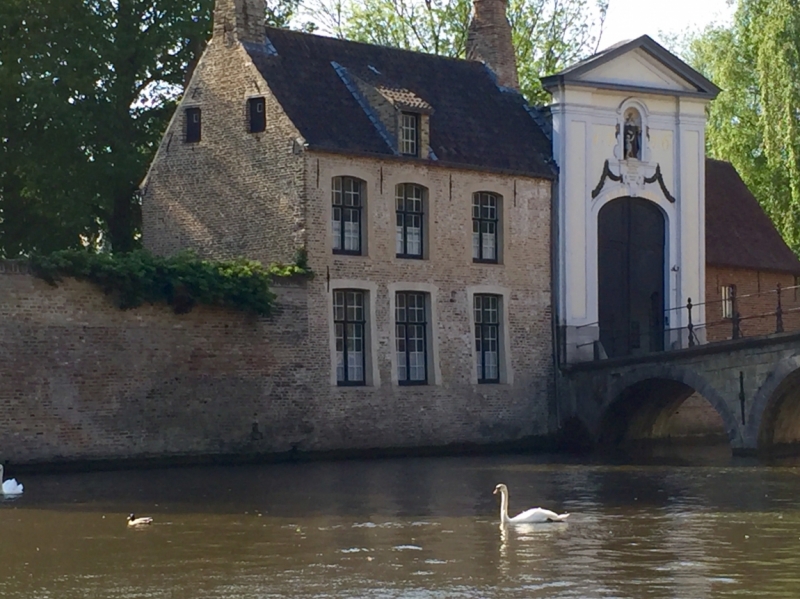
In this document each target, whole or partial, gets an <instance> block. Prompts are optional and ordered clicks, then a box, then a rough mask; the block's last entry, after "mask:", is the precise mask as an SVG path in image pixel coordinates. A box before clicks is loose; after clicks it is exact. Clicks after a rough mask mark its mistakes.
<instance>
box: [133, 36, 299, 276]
mask: <svg viewBox="0 0 800 599" xmlns="http://www.w3.org/2000/svg"><path fill="white" fill-rule="evenodd" d="M257 96H263V97H265V99H266V109H265V112H266V115H267V130H266V131H265V132H263V133H249V132H248V124H249V121H248V115H247V100H248V98H250V97H257ZM190 106H196V107H199V108H200V109H201V111H202V139H201V141H200V142H199V143H185V142H184V110H185V109H186V108H187V107H190ZM298 137H299V134H298V132H297V130H296V129H295V128H294V126H293V125H292V123H291V122H290V121H289V119H288V118H287V117H286V115H285V113H284V112H283V110H282V109H281V107H280V105H279V104H278V102H277V101H276V100H275V99H274V97H273V96H272V95H271V94H270V92H269V89H268V87H267V85H266V83H265V82H264V80H263V79H262V78H261V75H260V74H259V73H258V71H257V69H256V68H255V67H254V66H253V65H252V62H251V60H250V58H249V56H248V55H247V53H246V52H245V51H244V50H243V48H242V47H241V46H240V45H239V44H234V45H232V46H228V45H225V44H223V43H222V41H221V40H220V39H219V38H215V39H213V40H212V41H211V43H210V44H209V46H208V49H207V50H206V52H205V54H204V55H203V57H202V59H201V61H200V63H199V64H198V66H197V70H196V71H195V73H194V75H193V77H192V81H191V83H190V84H189V86H188V88H187V90H186V94H185V96H184V99H183V100H182V102H181V105H180V106H179V107H178V109H177V110H176V112H175V116H174V118H173V119H172V122H171V123H170V126H169V128H168V130H167V132H166V134H165V136H164V138H163V141H162V143H161V146H160V148H159V151H158V153H157V155H156V158H155V160H154V161H153V164H152V166H151V169H150V172H149V174H148V176H147V178H146V180H145V182H144V185H143V188H142V190H143V197H142V220H143V231H144V233H143V241H144V246H145V248H147V249H149V250H151V251H153V252H155V253H157V254H167V255H169V254H174V253H176V252H178V251H180V250H184V249H191V250H194V251H196V252H198V253H199V254H200V255H203V256H213V257H217V258H231V257H237V256H243V255H244V256H248V257H249V258H252V259H256V260H260V261H261V262H263V263H265V264H267V263H271V262H290V261H292V260H293V259H294V257H295V254H296V251H297V249H298V248H300V247H302V246H303V245H304V243H305V242H304V229H305V223H304V216H303V206H302V202H301V192H302V177H303V159H302V156H300V155H298V154H297V153H296V152H297V144H298V141H297V140H298ZM299 143H300V144H302V140H300V142H299Z"/></svg>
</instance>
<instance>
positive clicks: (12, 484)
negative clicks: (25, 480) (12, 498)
mask: <svg viewBox="0 0 800 599" xmlns="http://www.w3.org/2000/svg"><path fill="white" fill-rule="evenodd" d="M0 481H2V482H3V484H2V486H0V489H2V492H3V495H22V485H21V484H19V483H18V482H17V479H15V478H9V479H8V480H3V465H2V464H0Z"/></svg>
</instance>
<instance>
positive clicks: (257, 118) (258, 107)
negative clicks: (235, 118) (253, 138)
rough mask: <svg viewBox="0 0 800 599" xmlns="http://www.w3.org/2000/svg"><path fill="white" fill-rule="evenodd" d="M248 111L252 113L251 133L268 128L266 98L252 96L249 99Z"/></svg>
mask: <svg viewBox="0 0 800 599" xmlns="http://www.w3.org/2000/svg"><path fill="white" fill-rule="evenodd" d="M247 111H248V112H249V113H250V114H249V116H250V133H261V132H262V131H265V130H266V128H267V115H266V112H265V102H264V98H250V99H249V100H248V101H247Z"/></svg>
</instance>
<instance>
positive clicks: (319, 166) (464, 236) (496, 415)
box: [306, 154, 553, 444]
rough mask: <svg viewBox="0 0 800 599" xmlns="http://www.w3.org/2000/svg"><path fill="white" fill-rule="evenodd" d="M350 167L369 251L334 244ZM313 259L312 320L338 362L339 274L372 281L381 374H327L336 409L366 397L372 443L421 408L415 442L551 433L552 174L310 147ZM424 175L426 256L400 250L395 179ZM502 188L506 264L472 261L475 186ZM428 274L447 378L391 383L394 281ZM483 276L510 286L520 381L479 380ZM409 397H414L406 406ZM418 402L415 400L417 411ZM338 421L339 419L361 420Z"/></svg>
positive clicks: (398, 285)
mask: <svg viewBox="0 0 800 599" xmlns="http://www.w3.org/2000/svg"><path fill="white" fill-rule="evenodd" d="M336 176H352V177H357V178H359V179H362V180H363V181H364V182H365V194H366V205H367V209H366V216H365V226H366V227H367V232H366V244H367V247H366V252H365V255H363V256H341V255H335V254H333V253H332V251H331V248H332V236H331V179H332V178H333V177H336ZM306 182H307V184H306V197H307V201H308V256H309V263H310V264H311V267H312V268H313V270H314V271H315V272H316V273H318V274H319V276H318V277H317V278H316V279H314V280H313V281H312V282H310V283H309V313H310V314H309V327H310V330H311V331H312V334H314V333H316V334H315V336H318V338H319V339H321V340H324V341H325V343H326V347H327V349H326V350H325V351H324V354H323V355H321V359H322V360H324V363H325V364H326V365H328V367H329V368H331V366H330V365H331V364H332V357H331V356H332V348H330V347H329V346H327V344H328V342H329V340H330V338H331V332H330V328H331V326H330V322H331V318H332V315H331V292H332V290H333V289H332V284H331V282H333V284H334V285H335V282H336V281H337V280H338V281H362V282H369V283H372V284H374V286H375V287H374V290H375V296H376V297H374V298H371V300H372V301H374V303H375V308H376V310H375V317H376V319H377V323H376V327H375V328H376V334H377V339H375V340H373V342H374V343H375V345H376V348H375V349H376V358H377V362H378V364H377V366H378V368H377V370H378V376H379V378H380V385H379V386H377V387H375V386H368V387H363V388H352V387H336V386H332V385H330V384H329V385H328V388H327V392H328V395H329V398H330V405H331V406H332V414H331V417H332V419H333V420H338V419H339V418H340V417H341V416H340V414H339V413H338V409H337V408H336V406H340V405H342V404H345V405H346V404H349V403H351V402H359V403H361V404H362V406H363V407H362V410H361V413H360V415H359V418H366V419H369V420H370V421H371V422H373V423H374V424H375V429H374V436H373V439H372V440H371V442H373V443H381V439H384V438H386V433H387V432H388V431H390V430H392V429H393V428H394V427H395V426H396V425H397V423H398V421H403V420H407V419H408V418H409V417H413V418H416V416H415V414H416V413H418V414H424V416H425V419H426V421H427V424H426V425H425V427H423V428H422V429H418V430H415V431H411V430H409V436H408V441H409V442H414V443H426V442H427V443H429V442H431V441H436V444H442V443H452V442H456V441H458V440H459V437H460V438H462V439H464V438H465V437H464V432H465V431H467V430H470V431H471V432H470V433H469V434H470V435H473V436H471V439H472V440H475V441H478V442H480V441H487V442H488V441H501V440H510V439H514V438H519V437H522V436H526V435H543V434H546V433H547V432H548V418H549V417H550V416H551V415H552V414H551V413H550V409H551V408H550V407H549V404H550V401H551V400H552V390H551V385H552V381H553V370H552V368H553V363H552V361H553V358H552V336H551V307H550V183H549V182H548V181H544V180H538V179H529V178H524V177H517V178H514V177H510V176H503V175H490V174H486V173H479V172H470V171H462V170H454V169H445V168H441V167H437V166H436V165H435V163H431V162H425V163H422V164H420V163H419V162H418V161H413V160H409V161H403V160H385V161H382V160H372V159H365V158H351V157H345V156H337V155H325V154H308V156H307V176H306ZM408 182H410V183H417V184H420V185H423V186H424V187H426V188H427V190H428V203H427V207H426V212H427V214H426V225H425V226H426V227H427V228H428V235H427V240H428V245H429V247H428V249H427V251H426V254H427V259H425V260H410V259H402V258H397V257H396V256H395V186H396V185H397V184H398V183H408ZM475 191H492V192H495V193H498V194H500V195H501V196H502V211H501V212H502V216H501V229H502V252H501V255H502V258H501V263H500V264H474V263H473V261H472V212H471V202H472V193H473V192H475ZM422 283H427V284H429V285H432V286H433V287H434V288H435V289H436V300H437V301H436V306H435V308H436V310H437V312H438V330H436V331H434V332H433V334H434V335H436V337H437V340H438V345H439V347H438V354H437V356H436V357H437V359H438V363H439V366H440V369H441V384H438V385H436V384H433V385H427V386H422V387H404V386H398V385H397V383H396V373H394V372H393V370H392V368H393V364H392V353H393V352H394V348H393V344H392V339H393V337H392V335H393V326H394V324H393V323H394V320H393V319H394V315H393V314H391V311H390V305H391V300H392V298H391V290H390V286H391V289H394V290H402V289H403V288H404V287H408V288H411V287H412V286H414V285H419V284H422ZM475 286H487V287H492V286H494V287H496V288H504V289H507V290H508V291H509V298H508V299H509V305H507V306H505V309H506V310H507V313H508V321H509V322H508V329H509V330H507V331H505V333H504V334H506V335H508V337H509V338H508V341H509V347H510V356H508V358H509V360H510V362H511V371H512V373H513V383H511V384H494V385H493V384H477V383H476V379H475V366H474V338H473V329H472V327H471V324H470V317H471V310H472V306H471V303H470V300H469V297H468V293H467V291H468V288H472V287H475ZM405 406H415V410H414V411H413V412H406V409H405ZM416 410H420V411H419V412H417V411H416ZM355 424H356V423H354V422H349V423H348V422H346V421H342V422H341V426H347V427H349V426H355Z"/></svg>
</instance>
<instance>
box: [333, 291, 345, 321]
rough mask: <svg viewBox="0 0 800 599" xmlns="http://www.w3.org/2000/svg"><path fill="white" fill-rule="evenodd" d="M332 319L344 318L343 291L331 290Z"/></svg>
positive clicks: (341, 319)
mask: <svg viewBox="0 0 800 599" xmlns="http://www.w3.org/2000/svg"><path fill="white" fill-rule="evenodd" d="M333 319H334V320H335V321H343V320H344V291H334V292H333Z"/></svg>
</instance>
